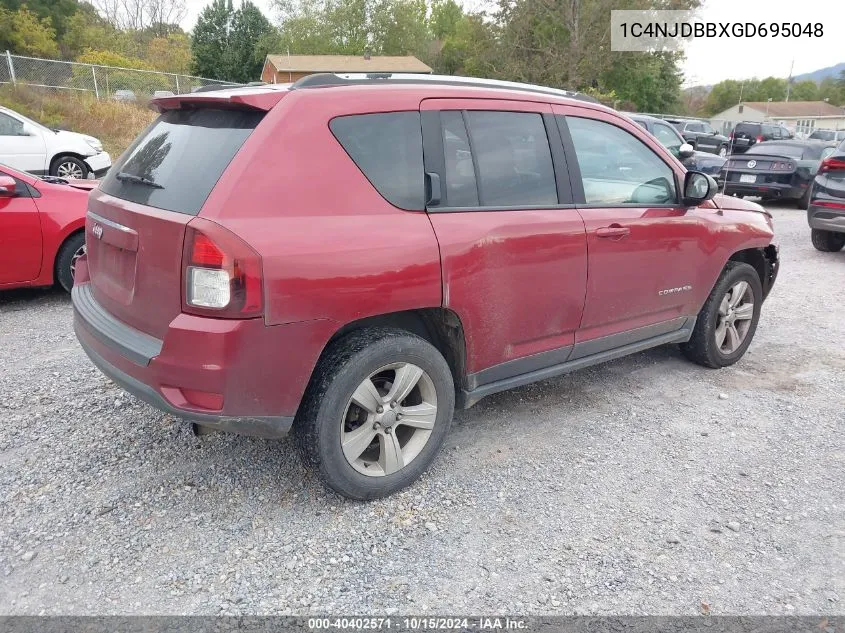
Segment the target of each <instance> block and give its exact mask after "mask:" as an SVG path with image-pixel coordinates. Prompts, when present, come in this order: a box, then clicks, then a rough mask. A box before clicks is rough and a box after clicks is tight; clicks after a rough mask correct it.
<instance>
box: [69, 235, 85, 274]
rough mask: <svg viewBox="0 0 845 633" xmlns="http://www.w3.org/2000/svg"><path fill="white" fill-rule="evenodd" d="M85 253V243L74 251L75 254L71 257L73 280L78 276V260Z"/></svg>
mask: <svg viewBox="0 0 845 633" xmlns="http://www.w3.org/2000/svg"><path fill="white" fill-rule="evenodd" d="M84 254H85V244H83V245H82V246H80V247H79V248H77V249H76V251H75V252H74V253H73V256H72V257H71V258H70V278H71V280H73V278H74V277H75V276H76V262H77V261H78V260H79V258H80V257H82V256H83V255H84Z"/></svg>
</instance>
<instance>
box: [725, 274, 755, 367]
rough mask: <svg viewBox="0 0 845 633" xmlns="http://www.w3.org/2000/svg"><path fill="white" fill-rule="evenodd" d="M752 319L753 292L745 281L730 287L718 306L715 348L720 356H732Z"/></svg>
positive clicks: (749, 326)
mask: <svg viewBox="0 0 845 633" xmlns="http://www.w3.org/2000/svg"><path fill="white" fill-rule="evenodd" d="M753 317H754V292H753V291H752V290H751V285H750V284H749V283H748V282H747V281H738V282H736V283H735V284H734V285H733V286H731V287H730V288H729V289H728V291H727V292H726V293H725V296H724V297H722V301H721V303H720V304H719V313H718V317H717V318H718V321H717V325H716V332H715V336H716V347H718V348H719V351H720V352H722V354H725V355H730V354H733V353H734V352H735V351H736V350H738V349H739V347H740V346H741V345H742V343H743V341H744V340H745V337H746V336H748V330H749V329H750V328H751V321H752V318H753Z"/></svg>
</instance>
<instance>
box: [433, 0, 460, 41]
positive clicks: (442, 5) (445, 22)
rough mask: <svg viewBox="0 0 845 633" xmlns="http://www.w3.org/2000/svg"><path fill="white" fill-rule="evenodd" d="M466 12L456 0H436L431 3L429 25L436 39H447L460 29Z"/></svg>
mask: <svg viewBox="0 0 845 633" xmlns="http://www.w3.org/2000/svg"><path fill="white" fill-rule="evenodd" d="M463 17H464V12H463V10H462V9H461V5H459V4H458V3H457V2H455V0H434V2H432V3H431V17H430V18H429V21H428V23H429V27H430V29H431V33H432V34H433V35H434V37H435V39H438V40H441V41H442V40H445V39H446V38H448V37H450V36H453V35H454V34H455V32H456V31H457V30H458V23H459V22H460V21H461V19H462V18H463Z"/></svg>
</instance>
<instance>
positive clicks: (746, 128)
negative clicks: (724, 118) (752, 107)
mask: <svg viewBox="0 0 845 633" xmlns="http://www.w3.org/2000/svg"><path fill="white" fill-rule="evenodd" d="M734 132H735V133H737V134H747V135H748V136H757V135H758V134H759V133H760V126H759V125H754V124H753V123H751V124H749V123H737V124H736V128H734Z"/></svg>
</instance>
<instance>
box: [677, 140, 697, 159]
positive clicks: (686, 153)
mask: <svg viewBox="0 0 845 633" xmlns="http://www.w3.org/2000/svg"><path fill="white" fill-rule="evenodd" d="M693 154H695V149H693V146H692V145H690V144H689V143H684V144H682V145H681V146H680V147H679V148H678V156H679V157H680V158H689V157H690V156H692V155H693Z"/></svg>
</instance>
